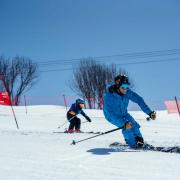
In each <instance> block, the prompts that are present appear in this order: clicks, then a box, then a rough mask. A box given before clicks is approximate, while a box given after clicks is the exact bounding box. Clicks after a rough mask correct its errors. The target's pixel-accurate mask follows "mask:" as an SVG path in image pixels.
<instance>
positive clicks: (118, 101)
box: [103, 89, 151, 127]
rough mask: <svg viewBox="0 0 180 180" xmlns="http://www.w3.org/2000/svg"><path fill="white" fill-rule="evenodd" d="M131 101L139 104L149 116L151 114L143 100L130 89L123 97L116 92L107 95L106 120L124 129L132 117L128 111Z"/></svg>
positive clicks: (105, 105)
mask: <svg viewBox="0 0 180 180" xmlns="http://www.w3.org/2000/svg"><path fill="white" fill-rule="evenodd" d="M129 100H131V101H133V102H135V103H137V104H138V105H139V106H140V108H141V109H142V111H143V112H144V113H146V114H149V113H150V112H151V109H150V108H149V107H148V106H147V105H146V103H145V102H144V100H143V98H142V97H140V96H139V95H138V94H136V93H135V92H133V91H132V90H131V89H128V91H127V93H126V94H123V95H119V94H118V93H116V92H107V93H106V94H105V96H104V108H103V112H104V115H105V118H106V119H107V120H108V121H109V122H111V123H112V124H114V125H115V126H117V127H123V126H124V124H125V123H126V122H127V121H128V120H130V117H131V116H130V114H129V113H128V111H127V107H128V103H129Z"/></svg>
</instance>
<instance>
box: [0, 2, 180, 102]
mask: <svg viewBox="0 0 180 180" xmlns="http://www.w3.org/2000/svg"><path fill="white" fill-rule="evenodd" d="M179 7H180V1H178V0H151V1H147V0H138V1H135V0H91V1H90V0H29V1H24V0H15V1H12V0H0V54H2V55H4V56H6V57H13V56H15V55H20V56H21V55H22V56H26V57H29V58H31V59H33V61H34V62H37V63H40V62H45V61H53V60H58V61H59V62H61V61H63V62H64V60H69V59H76V58H86V57H90V56H91V57H97V56H106V55H116V54H119V55H121V54H126V53H137V52H140V53H143V52H154V51H162V50H172V49H180V36H179V32H180V11H179ZM174 58H176V59H177V60H176V61H171V60H172V59H174ZM150 60H168V61H166V62H159V63H158V62H157V63H143V64H134V65H124V66H122V67H123V68H125V70H126V71H127V72H128V73H129V75H130V76H131V77H132V78H133V80H134V84H135V90H136V91H137V93H139V94H140V95H141V96H143V97H144V99H145V100H146V101H147V102H149V103H156V104H158V103H160V102H162V101H163V100H165V99H173V98H174V96H175V95H176V96H177V97H178V96H179V98H180V95H179V92H180V84H179V67H180V53H179V54H178V53H177V54H176V55H171V56H170V55H164V56H161V57H153V58H149V57H148V58H145V57H144V58H140V59H135V58H134V59H133V58H131V59H128V58H126V57H112V58H104V61H103V62H104V63H114V64H121V63H128V62H139V61H147V62H148V61H150ZM72 67H73V66H72V65H68V66H67V65H66V66H65V65H64V64H63V63H62V65H56V66H51V67H50V66H49V67H46V68H41V70H53V69H66V68H69V69H72ZM71 78H72V70H69V71H53V72H44V73H41V75H40V78H39V82H38V83H37V84H36V86H35V87H34V88H33V89H31V90H30V91H29V92H28V93H26V95H32V96H40V95H44V96H46V95H59V94H67V95H69V96H71V95H73V94H74V93H73V92H72V91H71V89H70V88H69V87H68V86H67V83H68V81H69V80H70V79H71Z"/></svg>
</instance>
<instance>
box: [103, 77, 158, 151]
mask: <svg viewBox="0 0 180 180" xmlns="http://www.w3.org/2000/svg"><path fill="white" fill-rule="evenodd" d="M114 80H115V82H114V84H113V85H112V86H110V87H109V88H108V92H107V93H106V94H105V96H104V109H103V111H104V115H105V118H106V119H107V120H108V121H109V122H110V123H112V124H114V125H115V126H117V127H122V134H123V136H124V139H125V142H126V143H127V144H128V145H129V146H130V147H132V148H136V147H142V146H143V144H144V139H143V136H142V134H141V132H140V129H139V128H140V125H139V124H138V123H137V122H136V121H135V119H134V118H133V117H132V116H131V115H130V114H129V113H128V111H127V107H128V103H129V100H131V101H133V102H135V103H137V104H138V105H139V106H140V108H141V109H142V111H143V112H144V113H146V114H147V115H149V116H150V118H151V119H153V120H155V119H156V112H155V111H152V110H151V109H150V108H149V107H148V106H147V105H146V103H145V102H144V100H143V98H142V97H140V96H139V95H138V94H136V93H135V92H133V91H132V90H131V89H130V88H129V85H130V83H129V79H128V77H127V76H125V75H118V76H116V77H115V79H114Z"/></svg>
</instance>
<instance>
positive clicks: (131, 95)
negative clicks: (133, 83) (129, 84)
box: [128, 90, 152, 115]
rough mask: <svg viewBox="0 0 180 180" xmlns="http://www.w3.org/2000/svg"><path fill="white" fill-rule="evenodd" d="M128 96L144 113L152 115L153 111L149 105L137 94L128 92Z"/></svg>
mask: <svg viewBox="0 0 180 180" xmlns="http://www.w3.org/2000/svg"><path fill="white" fill-rule="evenodd" d="M128 96H129V99H130V100H131V101H133V102H135V103H137V104H138V105H139V107H140V108H141V109H142V111H143V112H144V113H146V114H148V115H149V114H150V113H151V112H152V110H151V109H150V108H149V107H148V105H147V104H146V103H145V102H144V99H143V98H142V97H141V96H139V95H138V94H137V93H135V92H133V91H131V90H128Z"/></svg>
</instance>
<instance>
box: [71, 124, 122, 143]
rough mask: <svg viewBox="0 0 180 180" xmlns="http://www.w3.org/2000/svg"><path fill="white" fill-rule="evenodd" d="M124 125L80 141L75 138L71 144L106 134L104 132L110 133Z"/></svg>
mask: <svg viewBox="0 0 180 180" xmlns="http://www.w3.org/2000/svg"><path fill="white" fill-rule="evenodd" d="M123 127H124V126H123ZM123 127H119V128H116V129H112V130H110V131H106V132H103V133H101V134H98V135H95V136H91V137H89V138H85V139H82V140H79V141H74V140H73V141H72V143H71V145H75V144H77V143H79V142H82V141H86V140H88V139H92V138H95V137H97V136H102V135H104V134H108V133H111V132H114V131H117V130H119V129H122V128H123Z"/></svg>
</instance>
